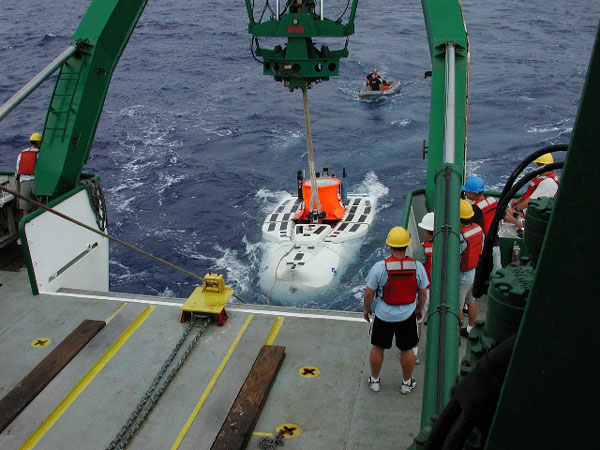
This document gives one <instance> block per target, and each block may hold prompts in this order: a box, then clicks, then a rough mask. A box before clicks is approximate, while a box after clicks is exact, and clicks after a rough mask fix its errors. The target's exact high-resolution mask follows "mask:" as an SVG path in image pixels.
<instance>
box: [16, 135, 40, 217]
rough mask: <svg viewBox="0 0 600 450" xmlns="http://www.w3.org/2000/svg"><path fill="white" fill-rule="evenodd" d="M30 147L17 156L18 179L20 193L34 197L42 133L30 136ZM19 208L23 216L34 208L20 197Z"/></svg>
mask: <svg viewBox="0 0 600 450" xmlns="http://www.w3.org/2000/svg"><path fill="white" fill-rule="evenodd" d="M29 142H30V147H29V148H26V149H25V150H23V151H22V152H21V153H19V156H18V158H17V172H16V176H17V181H18V182H19V193H20V194H21V195H24V196H25V197H28V198H33V197H34V192H33V190H34V187H35V179H34V175H33V174H34V172H35V165H36V163H37V158H38V153H39V150H40V145H41V144H42V135H41V134H40V133H33V134H32V135H31V136H30V138H29ZM18 205H19V209H21V214H22V217H25V216H26V215H27V214H29V212H30V211H31V210H32V209H33V205H32V204H31V203H30V202H28V201H27V200H23V199H19V202H18Z"/></svg>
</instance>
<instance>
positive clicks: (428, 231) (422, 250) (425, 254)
mask: <svg viewBox="0 0 600 450" xmlns="http://www.w3.org/2000/svg"><path fill="white" fill-rule="evenodd" d="M434 218H435V217H434V214H433V213H432V212H429V213H427V214H425V215H424V216H423V219H422V220H421V222H419V224H418V227H419V228H421V229H422V230H423V234H424V236H425V241H424V242H423V244H421V246H420V247H417V248H416V249H415V252H414V255H413V256H414V257H415V260H417V261H419V262H420V263H422V264H423V266H424V267H425V272H426V273H427V279H428V280H429V285H428V286H427V289H425V291H426V294H427V298H426V299H425V308H424V310H423V317H421V319H420V320H417V334H418V335H419V339H420V338H421V326H422V325H423V322H424V321H425V317H427V311H428V310H429V288H430V286H431V264H432V260H433V221H434ZM413 353H414V354H415V363H416V364H419V363H420V360H419V346H418V345H415V346H414V347H413Z"/></svg>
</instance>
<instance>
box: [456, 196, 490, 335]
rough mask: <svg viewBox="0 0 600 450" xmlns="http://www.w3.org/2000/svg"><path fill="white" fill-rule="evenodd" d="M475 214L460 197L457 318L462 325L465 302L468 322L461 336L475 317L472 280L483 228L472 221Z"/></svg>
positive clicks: (468, 329) (467, 331)
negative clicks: (458, 301)
mask: <svg viewBox="0 0 600 450" xmlns="http://www.w3.org/2000/svg"><path fill="white" fill-rule="evenodd" d="M474 215H475V213H474V212H473V207H472V206H471V204H470V203H469V202H468V201H466V200H463V199H461V200H460V253H461V256H460V279H459V296H460V312H459V319H460V323H461V325H462V320H463V306H464V305H465V304H466V305H467V308H468V315H469V324H468V325H467V327H466V328H462V327H461V329H460V334H461V335H462V336H468V335H469V333H470V332H471V330H472V329H473V327H474V326H475V319H477V303H475V299H474V298H473V295H472V291H473V281H474V279H475V268H476V267H477V262H478V261H479V255H481V251H482V250H483V239H484V237H485V236H484V234H483V230H482V229H481V227H480V226H479V225H477V224H476V223H473V221H472V218H473V216H474Z"/></svg>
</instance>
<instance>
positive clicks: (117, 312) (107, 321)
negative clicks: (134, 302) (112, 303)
mask: <svg viewBox="0 0 600 450" xmlns="http://www.w3.org/2000/svg"><path fill="white" fill-rule="evenodd" d="M126 306H127V303H123V304H122V305H121V306H120V307H119V309H117V310H116V311H115V312H114V313H113V315H112V316H110V317H109V318H108V319H106V324H107V325H108V323H109V322H110V321H111V320H113V319H114V318H115V316H116V315H117V314H119V313H120V312H121V310H122V309H123V308H125V307H126Z"/></svg>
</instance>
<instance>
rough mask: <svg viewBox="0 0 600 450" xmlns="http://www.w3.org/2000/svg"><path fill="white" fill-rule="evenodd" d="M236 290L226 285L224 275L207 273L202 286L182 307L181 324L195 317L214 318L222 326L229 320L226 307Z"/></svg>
mask: <svg viewBox="0 0 600 450" xmlns="http://www.w3.org/2000/svg"><path fill="white" fill-rule="evenodd" d="M233 293H234V290H233V289H231V287H230V286H226V285H225V280H224V279H223V275H221V274H218V273H207V274H206V275H204V278H203V279H202V286H201V287H200V286H199V287H197V288H196V289H194V292H192V295H190V296H189V297H188V299H187V300H186V302H185V303H184V304H183V305H182V306H181V309H182V311H183V312H182V313H181V322H182V323H183V322H185V321H187V320H188V319H189V318H190V317H191V316H192V315H194V316H195V317H213V318H214V319H215V321H216V323H217V325H219V326H222V325H223V324H225V321H226V320H227V312H226V311H225V305H226V304H227V302H228V301H229V299H230V298H231V296H232V295H233Z"/></svg>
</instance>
